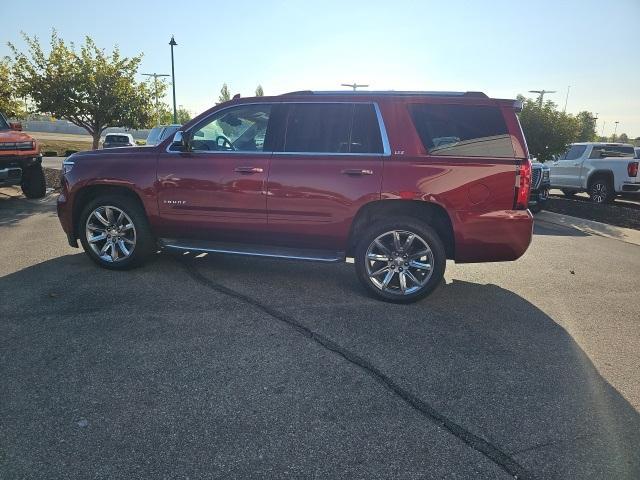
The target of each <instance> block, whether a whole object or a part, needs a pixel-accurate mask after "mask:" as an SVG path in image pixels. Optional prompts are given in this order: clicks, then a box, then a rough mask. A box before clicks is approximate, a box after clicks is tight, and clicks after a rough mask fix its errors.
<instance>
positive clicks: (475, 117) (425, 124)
mask: <svg viewBox="0 0 640 480" xmlns="http://www.w3.org/2000/svg"><path fill="white" fill-rule="evenodd" d="M409 112H410V114H411V118H412V119H413V123H414V125H415V127H416V131H417V132H418V135H419V136H420V139H421V140H422V143H423V145H424V147H425V148H426V149H427V151H428V152H429V153H430V154H432V155H450V156H461V157H513V156H514V152H513V145H512V144H511V137H510V135H509V132H508V131H507V125H506V123H505V121H504V117H503V116H502V112H501V111H500V109H499V108H498V107H492V106H473V105H430V104H414V105H410V106H409Z"/></svg>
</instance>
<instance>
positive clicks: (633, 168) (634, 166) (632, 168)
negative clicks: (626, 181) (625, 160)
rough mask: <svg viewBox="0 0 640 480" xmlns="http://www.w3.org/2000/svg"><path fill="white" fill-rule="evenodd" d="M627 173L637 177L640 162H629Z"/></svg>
mask: <svg viewBox="0 0 640 480" xmlns="http://www.w3.org/2000/svg"><path fill="white" fill-rule="evenodd" d="M627 173H628V174H629V176H630V177H637V176H638V162H629V165H627Z"/></svg>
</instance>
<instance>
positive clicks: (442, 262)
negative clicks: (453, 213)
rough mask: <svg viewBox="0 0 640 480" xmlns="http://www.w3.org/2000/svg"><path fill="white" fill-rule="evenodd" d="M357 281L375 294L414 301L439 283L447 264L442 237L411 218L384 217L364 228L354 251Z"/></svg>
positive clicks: (398, 299) (406, 301) (390, 298)
mask: <svg viewBox="0 0 640 480" xmlns="http://www.w3.org/2000/svg"><path fill="white" fill-rule="evenodd" d="M355 263H356V272H357V274H358V278H359V280H360V282H361V283H362V284H363V285H364V286H365V288H366V289H367V291H368V292H369V293H370V294H372V295H373V296H375V297H376V298H379V299H382V300H385V301H388V302H395V303H411V302H415V301H417V300H419V299H421V298H423V297H425V296H426V295H428V294H429V293H431V292H432V291H433V290H434V289H435V288H436V287H437V286H438V285H439V283H440V281H441V280H442V277H443V275H444V270H445V266H446V253H445V248H444V245H443V244H442V240H441V239H440V237H439V236H438V234H437V233H436V232H435V230H433V229H432V228H431V227H430V226H429V225H427V224H425V223H423V222H420V221H418V220H415V219H412V218H406V219H403V218H400V219H397V220H395V221H383V222H379V223H376V224H374V225H373V226H372V227H370V228H369V229H368V230H367V231H365V232H364V234H363V235H362V237H361V239H360V241H359V242H358V245H357V246H356V251H355Z"/></svg>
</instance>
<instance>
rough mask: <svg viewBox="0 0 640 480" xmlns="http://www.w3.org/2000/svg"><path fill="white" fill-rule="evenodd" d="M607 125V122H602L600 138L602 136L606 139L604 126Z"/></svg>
mask: <svg viewBox="0 0 640 480" xmlns="http://www.w3.org/2000/svg"><path fill="white" fill-rule="evenodd" d="M606 124H607V121H606V120H603V121H602V131H601V132H600V136H601V137H604V126H605V125H606Z"/></svg>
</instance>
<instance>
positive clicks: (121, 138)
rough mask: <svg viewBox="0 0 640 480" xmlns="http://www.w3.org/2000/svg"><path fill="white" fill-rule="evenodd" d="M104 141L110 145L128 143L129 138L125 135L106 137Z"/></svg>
mask: <svg viewBox="0 0 640 480" xmlns="http://www.w3.org/2000/svg"><path fill="white" fill-rule="evenodd" d="M104 141H105V142H110V143H129V137H127V136H126V135H107V136H106V138H105V139H104Z"/></svg>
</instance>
